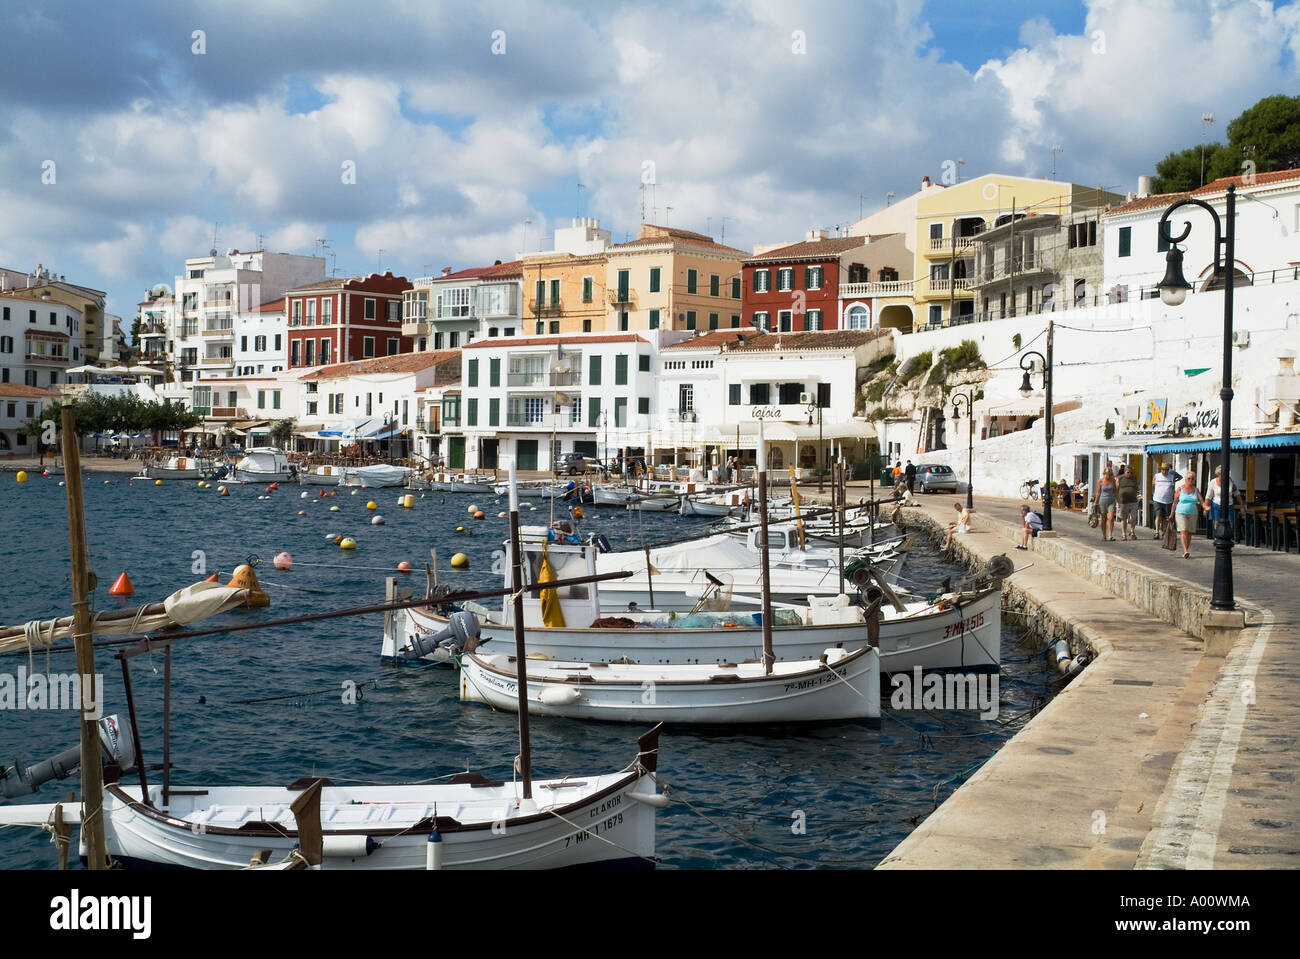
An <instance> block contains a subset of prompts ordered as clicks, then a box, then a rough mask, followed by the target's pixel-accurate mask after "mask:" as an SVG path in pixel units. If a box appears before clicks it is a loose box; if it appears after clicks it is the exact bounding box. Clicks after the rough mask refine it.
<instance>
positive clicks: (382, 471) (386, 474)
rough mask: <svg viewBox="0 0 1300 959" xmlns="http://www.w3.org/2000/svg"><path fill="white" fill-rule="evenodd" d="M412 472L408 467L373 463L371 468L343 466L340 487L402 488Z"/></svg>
mask: <svg viewBox="0 0 1300 959" xmlns="http://www.w3.org/2000/svg"><path fill="white" fill-rule="evenodd" d="M413 472H415V471H414V470H413V469H411V468H410V467H409V466H392V465H389V464H388V463H375V464H373V465H371V466H345V467H343V470H342V473H343V478H342V482H341V483H340V485H342V486H402V485H404V484H405V483H406V479H407V477H408V476H410V475H411V474H412V473H413Z"/></svg>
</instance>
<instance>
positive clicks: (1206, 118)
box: [1201, 113, 1231, 186]
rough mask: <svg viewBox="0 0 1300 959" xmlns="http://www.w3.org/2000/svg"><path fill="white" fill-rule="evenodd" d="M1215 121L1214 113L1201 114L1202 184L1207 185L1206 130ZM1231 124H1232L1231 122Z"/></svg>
mask: <svg viewBox="0 0 1300 959" xmlns="http://www.w3.org/2000/svg"><path fill="white" fill-rule="evenodd" d="M1213 123H1214V114H1213V113H1202V114H1201V186H1205V131H1206V129H1208V128H1209V127H1210V125H1211V124H1213ZM1229 126H1231V124H1229Z"/></svg>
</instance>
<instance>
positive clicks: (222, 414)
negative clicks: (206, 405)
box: [194, 406, 248, 420]
mask: <svg viewBox="0 0 1300 959" xmlns="http://www.w3.org/2000/svg"><path fill="white" fill-rule="evenodd" d="M200 409H201V407H198V406H196V407H194V412H196V413H197V412H198V411H199V410H200ZM205 415H206V416H208V417H209V418H210V419H214V420H235V419H239V420H246V419H248V410H246V409H245V408H244V407H242V406H213V407H211V408H210V412H208V413H207V414H205Z"/></svg>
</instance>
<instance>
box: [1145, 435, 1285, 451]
mask: <svg viewBox="0 0 1300 959" xmlns="http://www.w3.org/2000/svg"><path fill="white" fill-rule="evenodd" d="M1222 448H1223V440H1222V439H1221V438H1215V439H1205V440H1182V441H1181V442H1179V441H1174V442H1168V443H1152V444H1151V445H1149V446H1148V447H1146V451H1147V453H1148V454H1152V453H1213V452H1214V451H1215V450H1219V449H1222ZM1229 449H1231V450H1232V452H1234V453H1254V452H1258V451H1263V450H1273V451H1277V452H1283V451H1288V452H1300V433H1263V434H1260V435H1256V436H1234V437H1232V439H1231V441H1230V446H1229Z"/></svg>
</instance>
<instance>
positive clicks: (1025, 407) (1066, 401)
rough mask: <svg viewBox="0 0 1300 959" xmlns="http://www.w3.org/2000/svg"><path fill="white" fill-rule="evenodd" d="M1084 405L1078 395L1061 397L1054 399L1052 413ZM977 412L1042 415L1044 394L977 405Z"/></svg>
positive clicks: (1007, 414) (989, 414) (999, 414)
mask: <svg viewBox="0 0 1300 959" xmlns="http://www.w3.org/2000/svg"><path fill="white" fill-rule="evenodd" d="M1082 405H1083V404H1082V402H1081V401H1080V400H1079V398H1078V397H1077V396H1066V397H1061V398H1059V399H1057V400H1055V401H1053V403H1052V415H1053V416H1055V415H1056V414H1057V413H1068V412H1069V411H1070V410H1077V409H1078V408H1079V407H1080V406H1082ZM976 412H978V413H979V414H980V415H982V416H1042V415H1043V394H1042V393H1036V394H1034V395H1032V396H1026V397H1024V398H1022V399H1018V400H1012V401H1011V402H1009V403H999V404H997V405H995V406H985V407H976Z"/></svg>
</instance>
